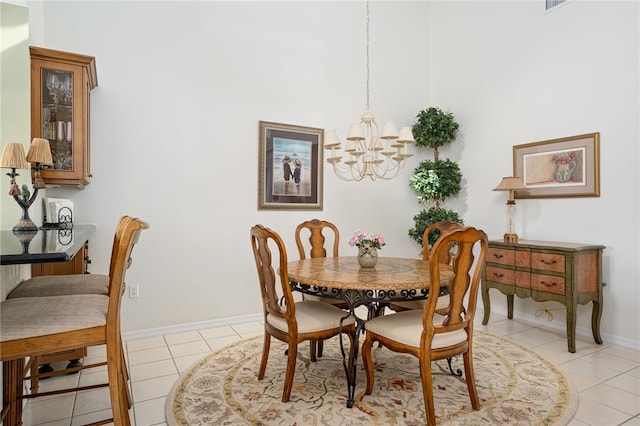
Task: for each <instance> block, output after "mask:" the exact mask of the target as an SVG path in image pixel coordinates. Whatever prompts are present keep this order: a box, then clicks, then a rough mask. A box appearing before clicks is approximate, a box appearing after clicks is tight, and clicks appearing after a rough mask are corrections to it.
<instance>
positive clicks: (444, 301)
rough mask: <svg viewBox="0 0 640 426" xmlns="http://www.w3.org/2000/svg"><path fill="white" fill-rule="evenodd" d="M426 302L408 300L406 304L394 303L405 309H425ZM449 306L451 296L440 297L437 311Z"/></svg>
mask: <svg viewBox="0 0 640 426" xmlns="http://www.w3.org/2000/svg"><path fill="white" fill-rule="evenodd" d="M426 302H427V301H426V300H408V301H406V302H393V304H394V305H396V306H400V307H403V308H405V309H424V304H425V303H426ZM447 306H449V295H448V294H445V295H443V296H440V297H438V301H437V302H436V310H438V309H444V308H446V307H447Z"/></svg>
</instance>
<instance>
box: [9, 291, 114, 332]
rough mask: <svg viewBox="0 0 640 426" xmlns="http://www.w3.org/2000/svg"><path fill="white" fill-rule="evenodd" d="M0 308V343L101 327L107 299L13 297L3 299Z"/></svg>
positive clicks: (104, 322)
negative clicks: (0, 308) (0, 309)
mask: <svg viewBox="0 0 640 426" xmlns="http://www.w3.org/2000/svg"><path fill="white" fill-rule="evenodd" d="M0 306H1V307H2V312H0V341H2V342H8V341H11V340H16V339H28V338H30V337H34V336H42V335H48V334H56V333H66V332H68V331H73V330H82V329H85V328H90V327H101V326H104V325H105V324H106V322H107V307H108V306H109V297H107V296H104V295H99V294H87V295H70V296H49V297H35V298H16V299H10V300H5V301H3V302H2V303H1V304H0ZM70 307H73V309H70Z"/></svg>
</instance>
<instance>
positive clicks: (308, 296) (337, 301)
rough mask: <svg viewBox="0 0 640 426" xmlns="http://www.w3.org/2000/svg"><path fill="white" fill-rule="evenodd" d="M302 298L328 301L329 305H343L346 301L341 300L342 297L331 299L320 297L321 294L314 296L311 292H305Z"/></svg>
mask: <svg viewBox="0 0 640 426" xmlns="http://www.w3.org/2000/svg"><path fill="white" fill-rule="evenodd" d="M303 299H304V300H314V301H316V302H322V303H328V304H330V305H340V306H344V305H346V304H347V303H346V302H345V301H344V300H342V299H332V298H330V297H321V296H315V295H313V294H305V295H303Z"/></svg>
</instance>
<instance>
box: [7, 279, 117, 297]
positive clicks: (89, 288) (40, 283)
mask: <svg viewBox="0 0 640 426" xmlns="http://www.w3.org/2000/svg"><path fill="white" fill-rule="evenodd" d="M108 293H109V276H108V275H101V274H78V275H43V276H39V277H33V278H29V279H28V280H25V281H23V282H22V283H20V284H19V285H18V286H17V287H16V288H15V289H13V291H12V292H11V293H9V295H8V296H7V299H15V298H18V297H43V296H44V297H47V296H64V295H72V294H105V295H106V294H108Z"/></svg>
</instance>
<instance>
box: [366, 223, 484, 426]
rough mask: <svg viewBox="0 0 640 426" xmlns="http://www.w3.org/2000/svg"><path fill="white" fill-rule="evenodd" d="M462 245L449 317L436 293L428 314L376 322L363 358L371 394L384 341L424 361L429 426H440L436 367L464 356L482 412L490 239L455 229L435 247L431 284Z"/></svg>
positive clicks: (369, 331)
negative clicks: (482, 311) (376, 350)
mask: <svg viewBox="0 0 640 426" xmlns="http://www.w3.org/2000/svg"><path fill="white" fill-rule="evenodd" d="M451 244H456V245H457V253H456V256H455V258H454V259H453V262H452V268H453V277H452V278H451V280H450V281H449V282H448V284H447V288H448V289H449V294H450V298H451V303H449V306H447V308H446V311H445V312H444V313H443V314H438V313H437V312H436V305H437V299H438V293H437V292H436V291H430V292H429V296H428V297H427V302H426V304H425V307H424V309H423V310H422V311H420V310H409V311H403V312H398V313H394V314H390V315H384V316H380V317H376V318H374V319H372V320H370V321H369V322H367V332H366V336H365V341H364V343H363V345H362V358H363V363H364V368H365V374H366V377H367V387H366V390H365V394H366V395H371V393H372V392H373V386H374V368H373V359H372V355H371V347H372V345H373V343H374V342H376V341H377V342H380V343H381V344H382V345H383V346H385V347H386V348H388V349H390V350H392V351H394V352H401V353H407V354H411V355H414V356H416V357H417V358H418V360H419V362H418V364H419V368H420V376H421V378H422V393H423V398H424V406H425V412H426V416H427V424H429V425H432V426H433V425H435V424H436V420H435V408H434V405H433V382H432V377H431V374H432V370H431V362H432V361H436V360H441V359H447V358H450V357H453V356H456V355H462V356H463V360H464V376H465V380H466V383H467V389H468V391H469V396H470V398H471V406H472V408H473V409H474V410H479V409H480V402H479V399H478V394H477V391H476V384H475V377H474V373H473V355H472V349H473V318H474V315H475V312H476V303H477V298H478V287H479V283H480V278H481V275H482V269H483V267H484V262H485V258H486V252H487V235H486V234H485V233H484V232H483V231H481V230H478V229H476V228H472V227H465V228H462V229H458V230H454V231H452V232H450V233H448V234H446V235H445V236H443V237H442V238H440V239H439V240H438V241H437V242H436V244H435V245H434V247H433V252H432V256H431V259H430V260H429V262H430V271H431V282H432V283H439V282H440V276H441V269H442V268H445V267H448V266H446V265H444V264H443V263H441V262H440V256H441V255H442V252H443V251H449V249H450V245H451Z"/></svg>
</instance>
